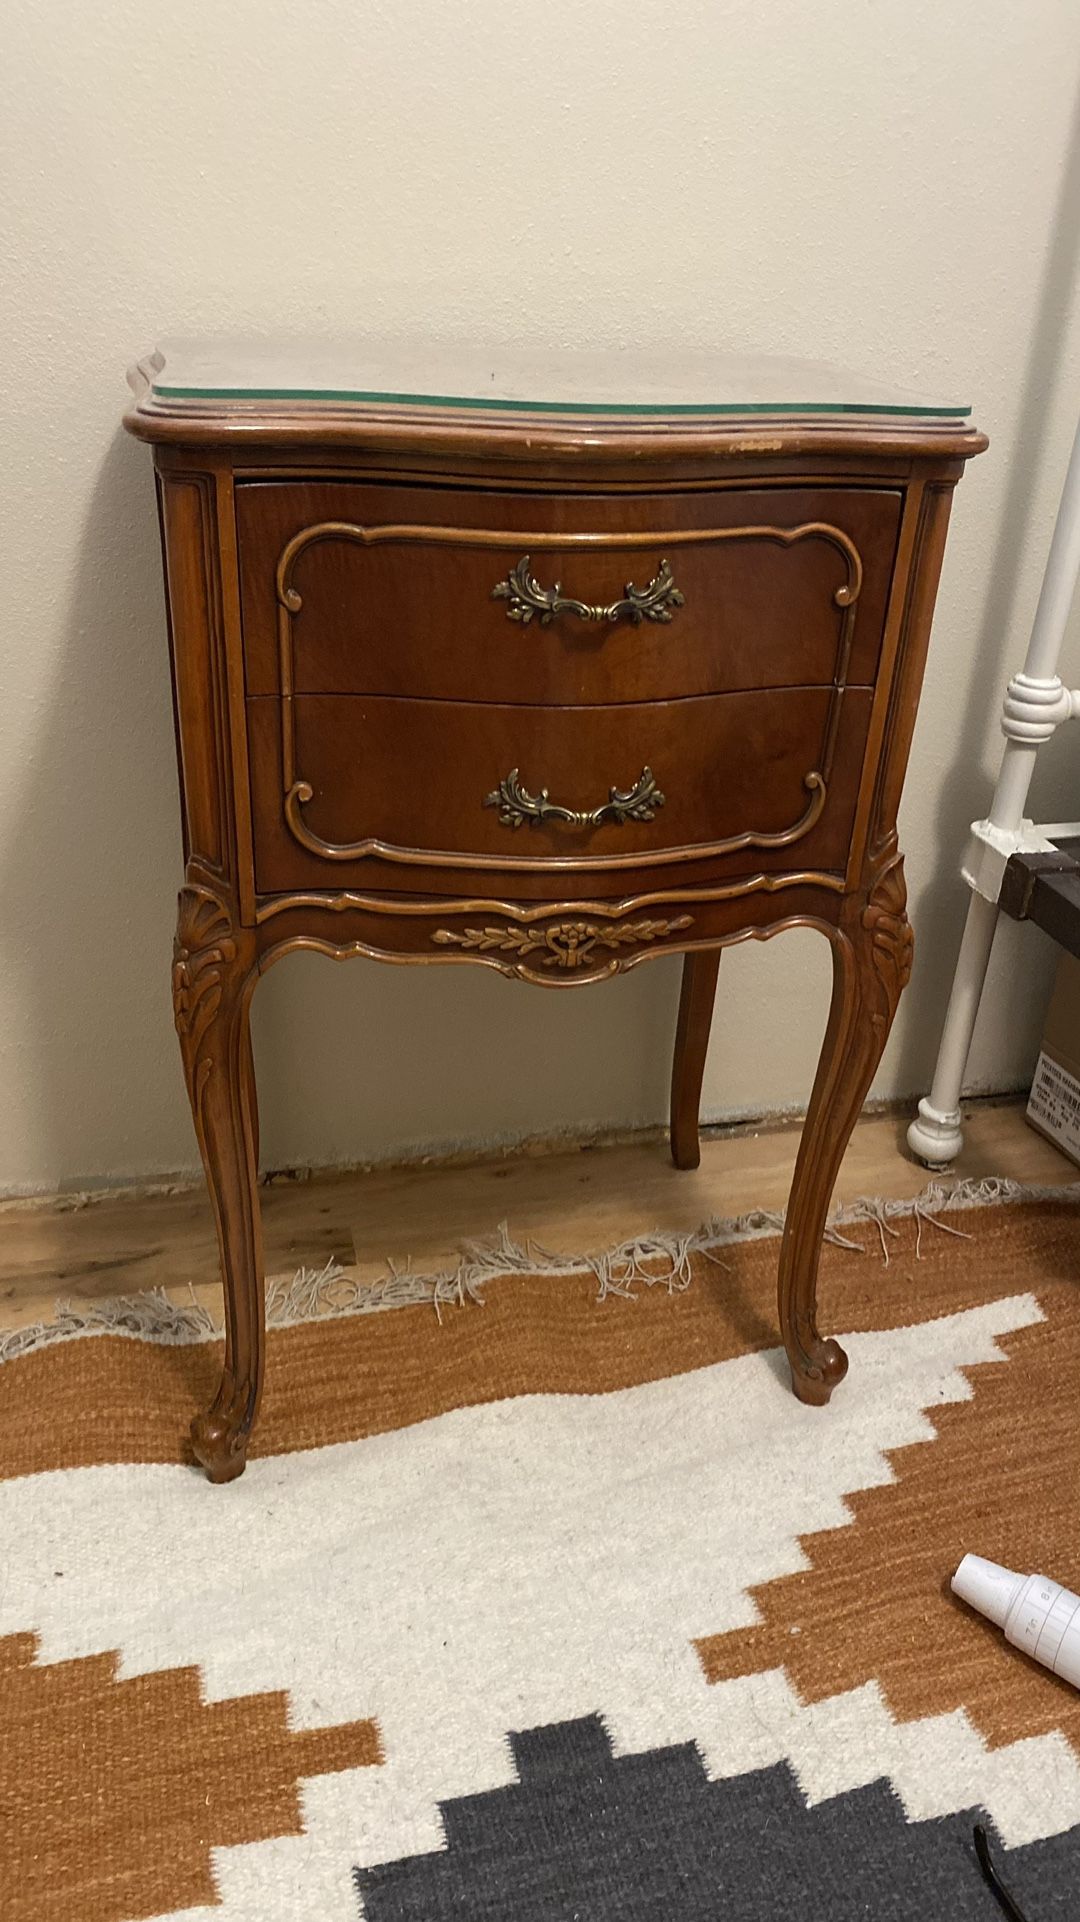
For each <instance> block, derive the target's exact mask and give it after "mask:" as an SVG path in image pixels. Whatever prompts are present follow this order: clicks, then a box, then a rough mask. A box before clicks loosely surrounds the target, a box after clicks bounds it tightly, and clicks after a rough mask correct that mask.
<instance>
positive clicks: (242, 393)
mask: <svg viewBox="0 0 1080 1922" xmlns="http://www.w3.org/2000/svg"><path fill="white" fill-rule="evenodd" d="M153 392H154V394H155V395H156V396H158V397H159V398H161V399H163V400H251V401H256V400H322V401H346V402H348V401H375V402H379V401H383V402H389V403H390V404H391V405H394V406H402V407H465V408H470V409H472V410H475V411H477V412H488V413H499V414H630V415H648V414H656V415H661V416H663V417H665V418H669V417H670V416H671V415H673V414H771V415H773V416H776V415H778V414H862V415H866V414H873V415H878V414H880V415H882V416H884V417H886V418H896V417H897V416H901V417H906V416H910V417H912V418H915V419H925V418H930V419H934V420H941V419H947V420H966V419H967V417H968V415H969V414H970V412H971V409H970V407H919V406H902V405H901V406H885V405H884V404H882V403H881V402H875V401H862V402H860V401H821V400H812V401H804V402H798V401H784V402H782V403H780V404H777V403H775V402H771V401H726V402H715V401H714V402H711V403H710V402H708V401H701V402H697V401H672V402H669V403H664V402H661V401H656V402H652V401H588V400H567V401H562V400H498V399H496V398H494V397H491V398H487V397H485V398H479V397H475V396H474V397H472V398H467V397H465V396H463V395H452V394H387V393H380V392H377V391H375V392H371V393H365V392H363V391H362V390H358V389H356V388H342V389H334V388H328V387H173V386H170V385H168V383H165V384H159V383H158V382H156V381H155V382H154V386H153Z"/></svg>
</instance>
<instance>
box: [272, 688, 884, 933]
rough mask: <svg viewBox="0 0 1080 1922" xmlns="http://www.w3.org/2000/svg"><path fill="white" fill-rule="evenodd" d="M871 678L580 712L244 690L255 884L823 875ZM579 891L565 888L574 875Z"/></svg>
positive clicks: (609, 882) (864, 723)
mask: <svg viewBox="0 0 1080 1922" xmlns="http://www.w3.org/2000/svg"><path fill="white" fill-rule="evenodd" d="M871 699H872V690H870V689H868V688H848V689H847V690H846V691H845V692H843V693H842V694H841V693H837V692H836V691H835V690H834V689H832V688H819V687H814V688H787V689H783V690H777V691H770V692H768V693H763V692H761V691H755V692H753V693H741V694H720V695H710V696H705V697H700V698H689V699H684V700H677V701H661V702H649V703H641V704H634V705H619V706H612V707H588V708H557V707H547V708H545V707H512V706H500V705H497V704H495V703H477V704H470V703H465V702H440V701H418V700H405V699H393V698H387V697H369V696H366V695H301V696H297V697H296V698H295V699H294V700H293V701H292V702H291V703H285V702H281V701H278V700H275V699H273V698H272V697H257V698H253V699H251V700H249V702H248V738H249V749H250V757H251V781H252V802H253V817H254V836H255V875H256V886H257V888H258V890H259V892H260V893H264V894H266V893H277V892H282V891H287V890H289V889H293V888H317V889H338V888H342V887H349V886H351V887H366V888H376V887H378V888H380V889H385V888H387V887H390V888H392V889H406V890H410V891H413V890H415V891H421V892H425V893H428V892H430V893H440V892H441V893H447V892H451V891H456V890H458V889H459V888H461V887H463V886H467V887H468V888H469V889H470V891H473V892H484V893H486V892H490V893H499V892H503V893H506V892H513V893H515V894H517V895H523V896H524V895H527V896H529V897H531V898H536V897H538V896H539V897H540V898H543V897H544V896H545V895H546V894H550V895H551V896H552V897H553V898H558V897H559V896H561V895H564V894H568V893H581V892H583V891H584V892H587V891H588V890H589V889H590V888H591V889H592V890H593V891H594V892H596V893H604V894H609V893H613V892H625V891H626V890H627V887H628V886H634V885H636V882H634V881H632V880H631V878H630V877H631V876H632V875H636V876H639V877H640V878H641V881H642V883H643V884H644V885H646V886H648V887H660V886H671V885H675V884H677V876H676V872H675V870H677V868H678V867H679V864H680V863H688V862H693V863H695V864H700V863H701V862H702V861H708V862H709V863H710V864H711V865H717V866H719V867H720V868H721V869H722V870H723V871H727V872H730V873H732V874H746V873H751V872H754V871H756V870H758V869H767V870H776V869H780V868H783V869H793V868H798V869H805V868H811V867H813V868H828V869H833V870H835V869H838V868H842V867H843V865H844V862H845V860H846V856H847V850H848V844H849V841H850V836H851V829H852V823H853V819H854V811H855V801H856V794H857V789H858V782H859V775H860V771H861V766H862V758H863V750H864V747H865V743H866V735H867V728H868V724H869V716H870V704H871ZM579 878H580V880H581V883H582V886H581V887H580V888H579V887H576V886H573V885H571V884H572V883H573V882H575V881H576V880H577V879H579Z"/></svg>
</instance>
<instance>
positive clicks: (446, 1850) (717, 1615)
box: [0, 1188, 1080, 1922]
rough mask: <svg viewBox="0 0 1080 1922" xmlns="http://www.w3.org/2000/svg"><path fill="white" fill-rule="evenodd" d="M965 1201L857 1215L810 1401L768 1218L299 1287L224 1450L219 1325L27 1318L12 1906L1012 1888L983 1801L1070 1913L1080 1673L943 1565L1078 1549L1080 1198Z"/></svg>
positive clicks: (961, 1919) (10, 1401) (1040, 1921)
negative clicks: (373, 1304)
mask: <svg viewBox="0 0 1080 1922" xmlns="http://www.w3.org/2000/svg"><path fill="white" fill-rule="evenodd" d="M994 1192H1002V1193H1004V1192H1006V1191H1004V1190H1000V1188H999V1190H998V1191H995V1190H993V1189H991V1190H983V1191H981V1192H977V1193H976V1194H975V1195H970V1194H969V1195H967V1196H966V1197H963V1196H962V1197H960V1201H961V1202H963V1201H965V1200H966V1202H967V1204H968V1205H957V1203H956V1202H955V1201H954V1202H953V1203H952V1204H951V1205H947V1206H942V1205H941V1204H940V1198H938V1200H937V1201H933V1200H932V1201H931V1202H930V1203H929V1204H928V1205H924V1206H923V1207H922V1208H920V1209H918V1210H917V1211H916V1212H915V1213H912V1212H910V1211H907V1212H905V1211H902V1210H891V1211H886V1210H883V1209H869V1210H865V1209H864V1210H863V1211H862V1214H863V1225H862V1226H861V1227H860V1226H859V1225H857V1224H856V1225H854V1226H845V1227H843V1228H842V1229H841V1230H840V1231H839V1233H838V1235H837V1237H836V1239H835V1240H834V1242H833V1244H832V1245H830V1246H829V1247H827V1249H826V1255H825V1264H824V1275H823V1288H822V1296H823V1320H824V1322H825V1325H826V1326H827V1327H829V1328H830V1329H836V1330H838V1331H839V1330H845V1331H847V1334H846V1336H845V1346H846V1347H847V1349H848V1351H849V1354H850V1357H851V1372H850V1375H849V1377H848V1380H847V1381H846V1382H845V1383H844V1385H843V1387H842V1388H841V1389H840V1390H839V1391H838V1393H837V1395H836V1397H835V1398H834V1401H833V1403H832V1405H831V1407H829V1408H828V1409H824V1410H817V1409H809V1408H804V1407H801V1406H800V1405H799V1404H798V1403H797V1402H796V1401H795V1400H794V1399H793V1397H792V1396H791V1394H790V1392H789V1390H788V1388H787V1385H786V1380H785V1371H784V1369H783V1367H782V1366H781V1361H782V1357H780V1356H779V1355H778V1353H777V1351H776V1348H775V1346H774V1342H775V1333H774V1330H775V1320H774V1312H775V1311H774V1304H773V1287H774V1280H773V1277H774V1272H775V1262H776V1253H777V1243H776V1239H775V1226H776V1224H775V1222H774V1221H773V1220H771V1219H770V1218H768V1217H763V1216H759V1217H752V1218H749V1219H748V1220H746V1221H744V1222H741V1223H738V1224H727V1225H726V1226H725V1225H724V1224H715V1223H714V1224H711V1226H710V1228H709V1230H708V1231H704V1232H703V1233H702V1234H701V1235H699V1236H696V1237H692V1238H689V1239H688V1240H686V1241H684V1242H682V1243H680V1244H677V1245H676V1246H675V1247H674V1249H672V1248H671V1247H670V1246H669V1247H668V1248H667V1251H666V1253H664V1252H662V1251H661V1250H660V1249H659V1248H658V1247H657V1246H655V1245H652V1244H637V1245H636V1246H635V1247H634V1248H631V1249H629V1250H623V1251H621V1253H620V1255H619V1257H618V1258H617V1259H611V1258H608V1259H606V1260H604V1261H601V1262H599V1263H588V1262H584V1261H582V1262H577V1263H562V1264H559V1263H553V1262H552V1261H551V1259H550V1258H547V1257H544V1256H543V1255H541V1254H540V1253H537V1252H534V1253H532V1254H531V1255H528V1256H526V1255H523V1254H521V1253H520V1251H518V1252H516V1253H515V1251H514V1250H513V1249H511V1248H509V1246H507V1247H506V1248H504V1249H503V1250H502V1251H501V1255H498V1256H496V1257H494V1258H489V1259H488V1262H487V1269H488V1272H489V1273H490V1271H491V1270H492V1269H498V1267H499V1265H500V1261H501V1263H502V1265H503V1266H504V1267H507V1268H512V1269H516V1270H517V1271H518V1272H514V1273H510V1274H507V1275H505V1276H504V1278H503V1279H497V1278H493V1279H489V1280H488V1281H487V1282H486V1284H485V1285H484V1287H483V1289H482V1294H483V1305H478V1304H477V1303H476V1302H475V1301H473V1300H471V1299H470V1298H469V1297H470V1294H476V1293H477V1292H478V1288H477V1278H478V1275H479V1274H480V1273H482V1272H483V1271H484V1263H483V1261H482V1260H481V1259H480V1258H479V1257H476V1256H475V1255H474V1256H472V1257H471V1258H470V1261H469V1262H468V1263H467V1264H466V1265H465V1266H464V1267H463V1268H462V1270H461V1271H460V1272H459V1274H458V1275H457V1277H456V1279H454V1278H450V1279H447V1278H442V1279H441V1280H439V1281H437V1282H423V1281H422V1280H421V1281H417V1278H415V1277H409V1278H408V1287H406V1288H405V1289H404V1292H405V1294H406V1295H408V1294H409V1293H410V1292H412V1293H414V1294H419V1295H420V1296H422V1297H423V1296H426V1297H427V1300H426V1302H421V1303H420V1304H418V1305H414V1306H407V1307H400V1308H397V1309H395V1310H394V1312H380V1313H370V1314H369V1313H357V1312H356V1309H357V1307H358V1306H360V1305H362V1304H361V1303H359V1302H358V1301H357V1299H356V1290H355V1289H351V1290H350V1288H349V1286H348V1284H347V1282H338V1281H336V1280H335V1277H334V1275H333V1274H332V1273H331V1274H328V1275H324V1276H322V1277H320V1278H317V1279H314V1280H313V1278H311V1277H304V1278H302V1282H301V1285H300V1286H299V1288H294V1289H292V1290H290V1291H288V1292H287V1293H286V1294H281V1293H279V1294H278V1296H277V1297H276V1307H275V1319H276V1320H277V1321H278V1322H279V1323H281V1324H283V1325H280V1326H278V1327H276V1328H275V1329H274V1330H273V1332H272V1334H271V1337H270V1360H269V1387H268V1391H267V1398H266V1404H265V1411H264V1416H263V1420H262V1424H261V1428H260V1431H259V1440H258V1444H257V1446H256V1448H255V1450H254V1459H253V1461H252V1463H251V1465H250V1467H249V1469H248V1472H247V1474H246V1475H245V1476H244V1477H243V1479H242V1480H240V1481H239V1482H237V1483H235V1484H233V1485H231V1486H229V1487H226V1488H212V1487H210V1486H209V1485H208V1484H207V1483H206V1482H205V1481H204V1480H203V1479H202V1477H201V1476H200V1475H199V1474H197V1473H196V1472H195V1471H194V1469H193V1468H191V1467H190V1466H188V1465H187V1463H186V1458H185V1455H186V1451H185V1440H184V1436H185V1431H186V1426H187V1421H188V1418H189V1415H190V1412H191V1409H192V1406H193V1404H194V1403H195V1402H196V1401H197V1400H199V1399H200V1398H202V1397H205V1396H206V1395H208V1393H209V1392H210V1389H211V1386H212V1383H213V1381H214V1379H215V1373H216V1367H217V1359H218V1350H217V1347H216V1343H215V1342H213V1341H212V1340H208V1339H207V1332H206V1328H205V1326H204V1318H200V1316H199V1315H197V1314H187V1315H185V1314H182V1313H177V1312H176V1311H170V1310H168V1309H167V1308H166V1307H165V1306H163V1305H162V1304H157V1305H156V1306H155V1305H154V1304H153V1303H152V1302H151V1304H150V1305H149V1306H148V1305H147V1302H146V1301H145V1299H144V1301H143V1302H142V1303H141V1304H138V1305H136V1306H134V1307H130V1306H129V1307H128V1308H127V1309H124V1308H120V1309H114V1310H111V1311H109V1312H108V1313H105V1314H91V1315H84V1316H80V1315H77V1314H75V1313H72V1314H71V1315H69V1316H68V1317H67V1319H66V1320H65V1321H64V1322H63V1323H62V1324H61V1332H62V1338H60V1339H56V1338H54V1337H49V1336H48V1334H47V1331H34V1332H31V1333H30V1334H24V1335H21V1336H20V1337H19V1338H18V1340H17V1341H10V1342H9V1343H8V1345H7V1350H6V1353H7V1359H6V1360H5V1361H4V1363H3V1366H2V1368H0V1891H2V1894H0V1913H2V1914H3V1917H4V1922H134V1918H137V1917H154V1918H166V1917H167V1918H170V1922H361V1918H366V1922H450V1919H451V1918H453V1922H511V1919H513V1922H571V1919H572V1918H574V1917H580V1918H582V1922H626V1919H627V1918H629V1919H630V1922H660V1919H661V1918H663V1919H664V1922H718V1919H719V1918H724V1919H725V1922H778V1919H780V1922H806V1919H807V1918H811V1917H818V1916H820V1917H826V1918H836V1922H855V1919H856V1918H860V1919H865V1922H935V1919H936V1918H940V1919H941V1922H980V1919H984V1922H994V1918H996V1917H997V1916H998V1915H999V1914H1000V1911H999V1909H998V1907H997V1905H996V1902H995V1898H994V1895H993V1894H992V1893H991V1890H990V1889H989V1887H988V1886H987V1883H986V1881H985V1880H984V1879H983V1876H982V1874H981V1873H980V1869H979V1866H978V1863H977V1861H976V1856H975V1852H974V1848H973V1827H974V1824H975V1822H976V1821H980V1822H983V1823H985V1824H986V1826H987V1830H988V1833H989V1840H990V1848H991V1850H992V1852H993V1856H994V1859H995V1861H996V1863H997V1865H998V1868H999V1869H1000V1872H1001V1874H1002V1875H1003V1877H1004V1879H1005V1881H1006V1882H1007V1883H1008V1884H1009V1886H1010V1887H1011V1888H1012V1891H1013V1894H1014V1896H1015V1898H1016V1900H1017V1901H1018V1902H1019V1904H1020V1905H1021V1907H1022V1910H1023V1912H1024V1914H1025V1915H1026V1916H1027V1917H1028V1919H1029V1922H1064V1919H1065V1918H1066V1917H1070V1918H1073V1922H1075V1918H1076V1916H1077V1915H1078V1914H1080V1693H1077V1692H1076V1691H1075V1690H1072V1689H1070V1688H1069V1687H1067V1686H1066V1685H1065V1684H1063V1683H1061V1682H1059V1681H1056V1680H1055V1679H1054V1678H1053V1677H1052V1676H1051V1675H1049V1674H1048V1673H1047V1672H1046V1671H1044V1670H1043V1669H1040V1668H1037V1667H1035V1666H1034V1665H1033V1664H1032V1663H1030V1662H1028V1661H1027V1660H1026V1659H1025V1658H1023V1657H1022V1656H1020V1655H1019V1654H1018V1653H1016V1652H1015V1651H1014V1650H1012V1649H1010V1648H1009V1647H1008V1646H1007V1645H1006V1643H1005V1642H1004V1640H1003V1638H1002V1636H1001V1635H1000V1633H999V1632H998V1631H996V1630H994V1629H993V1628H992V1627H991V1626H990V1625H989V1624H988V1623H986V1622H983V1621H981V1620H980V1619H978V1618H976V1617H975V1616H973V1615H972V1614H971V1613H970V1612H968V1611H967V1610H966V1609H964V1608H963V1607H962V1606H961V1605H960V1604H959V1603H957V1602H956V1601H955V1600H954V1599H953V1597H952V1596H951V1595H950V1593H949V1591H948V1577H949V1574H950V1572H951V1570H952V1569H953V1568H954V1566H955V1565H956V1563H957V1562H958V1560H959V1559H960V1556H961V1555H962V1554H963V1553H964V1551H965V1550H968V1549H971V1550H976V1551H978V1552H979V1553H981V1554H984V1555H989V1556H991V1557H992V1558H994V1559H996V1560H999V1561H1002V1562H1005V1563H1007V1564H1009V1565H1011V1566H1012V1567H1015V1568H1018V1569H1022V1570H1030V1569H1042V1570H1044V1571H1045V1572H1047V1573H1049V1574H1051V1575H1054V1576H1055V1577H1057V1578H1058V1579H1060V1580H1062V1581H1064V1582H1066V1583H1067V1584H1068V1585H1070V1586H1072V1587H1073V1588H1077V1589H1080V1471H1078V1469H1077V1433H1078V1426H1080V1400H1078V1391H1077V1384H1078V1381H1080V1236H1078V1232H1077V1230H1078V1225H1080V1224H1078V1216H1077V1211H1076V1199H1075V1197H1074V1195H1073V1194H1071V1193H1069V1192H1068V1191H1066V1192H1065V1193H1063V1194H1061V1195H1060V1196H1058V1197H1056V1198H1049V1197H1042V1198H1040V1199H1038V1200H1036V1201H1030V1200H1017V1199H1016V1198H1012V1199H1007V1200H998V1201H996V1202H994V1203H993V1205H985V1203H986V1198H987V1195H988V1194H991V1193H994ZM1077 1193H1078V1194H1080V1190H1078V1191H1077ZM972 1202H975V1203H976V1204H982V1205H971V1203H972ZM883 1254H887V1256H888V1260H887V1262H886V1261H885V1260H884V1259H883ZM530 1262H531V1269H532V1271H531V1272H529V1266H530ZM643 1277H649V1278H651V1280H652V1283H653V1285H646V1284H645V1279H643ZM335 1289H336V1290H337V1304H338V1310H339V1312H338V1313H337V1314H336V1316H332V1317H331V1318H329V1319H327V1318H321V1319H306V1320H305V1319H303V1316H304V1314H305V1313H307V1312H308V1311H309V1310H310V1309H311V1308H313V1307H314V1306H315V1305H317V1303H318V1301H319V1300H321V1301H322V1302H323V1304H324V1305H325V1300H326V1297H327V1296H328V1295H331V1296H333V1294H334V1291H335ZM401 1292H402V1290H401V1288H400V1287H399V1288H398V1294H400V1293H401ZM455 1293H456V1295H457V1296H458V1297H460V1298H461V1299H460V1305H457V1306H454V1305H446V1306H441V1305H439V1304H440V1303H442V1302H444V1301H449V1298H450V1297H452V1296H454V1295H455ZM393 1298H394V1285H393V1284H392V1285H390V1286H389V1287H388V1288H387V1289H384V1290H383V1291H381V1293H380V1294H379V1295H378V1296H377V1299H378V1300H382V1301H383V1302H384V1303H385V1301H386V1300H387V1299H391V1300H392V1299H393ZM432 1299H434V1300H435V1302H436V1306H435V1307H433V1306H432V1305H431V1301H432ZM151 1333H156V1337H157V1338H156V1339H150V1338H148V1337H149V1336H150V1334H151Z"/></svg>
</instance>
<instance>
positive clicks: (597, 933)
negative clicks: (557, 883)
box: [431, 914, 693, 970]
mask: <svg viewBox="0 0 1080 1922" xmlns="http://www.w3.org/2000/svg"><path fill="white" fill-rule="evenodd" d="M692 920H693V916H692V915H690V914H680V915H678V916H676V917H675V918H674V919H673V920H669V921H622V922H612V923H610V924H605V923H603V922H596V921H554V922H551V923H549V924H548V926H547V927H532V928H528V927H521V926H519V925H518V924H516V923H514V922H508V923H507V924H506V925H505V926H503V927H501V928H462V929H460V931H459V930H456V929H453V928H436V930H435V932H434V934H433V935H432V937H431V938H432V940H433V941H435V942H437V943H438V945H439V946H440V947H444V948H447V947H455V948H461V949H462V950H463V951H464V952H465V953H468V954H511V955H513V956H514V957H515V958H516V959H517V960H519V961H524V960H528V959H529V958H530V957H532V956H534V955H535V956H538V958H539V962H540V966H541V967H544V968H555V969H567V970H573V969H576V968H584V967H588V966H589V965H590V963H592V962H593V961H595V960H597V959H598V958H600V957H601V956H602V955H604V954H614V953H617V952H618V951H619V950H620V949H622V948H630V947H636V946H638V945H639V944H642V943H645V942H648V941H658V940H662V939H663V937H664V936H665V935H668V934H677V933H679V932H680V931H681V930H682V929H683V928H688V927H689V926H690V924H691V921H692Z"/></svg>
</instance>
